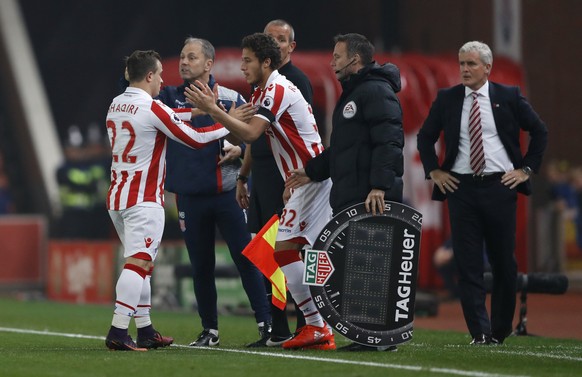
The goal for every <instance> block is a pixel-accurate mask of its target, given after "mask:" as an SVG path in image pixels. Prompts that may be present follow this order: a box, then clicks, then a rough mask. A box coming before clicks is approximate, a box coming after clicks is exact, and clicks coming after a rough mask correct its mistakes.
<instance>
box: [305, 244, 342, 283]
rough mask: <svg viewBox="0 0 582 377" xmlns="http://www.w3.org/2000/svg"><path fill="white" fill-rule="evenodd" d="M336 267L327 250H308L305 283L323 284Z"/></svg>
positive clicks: (306, 252) (306, 253)
mask: <svg viewBox="0 0 582 377" xmlns="http://www.w3.org/2000/svg"><path fill="white" fill-rule="evenodd" d="M334 271H335V268H334V267H333V264H332V263H331V260H330V259H329V256H328V255H327V251H321V250H306V251H305V270H304V271H303V284H307V285H316V286H323V285H325V283H326V282H327V280H328V279H329V277H330V276H331V275H332V274H333V272H334Z"/></svg>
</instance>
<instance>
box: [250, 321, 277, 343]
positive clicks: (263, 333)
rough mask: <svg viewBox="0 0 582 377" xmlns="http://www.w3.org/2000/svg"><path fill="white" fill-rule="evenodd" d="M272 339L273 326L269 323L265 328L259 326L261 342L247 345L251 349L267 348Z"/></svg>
mask: <svg viewBox="0 0 582 377" xmlns="http://www.w3.org/2000/svg"><path fill="white" fill-rule="evenodd" d="M270 338H271V324H270V323H267V324H265V325H263V326H259V340H257V341H256V342H253V343H250V344H247V347H250V348H257V347H267V341H268V340H269V339H270Z"/></svg>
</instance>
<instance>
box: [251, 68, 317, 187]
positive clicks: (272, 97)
mask: <svg viewBox="0 0 582 377" xmlns="http://www.w3.org/2000/svg"><path fill="white" fill-rule="evenodd" d="M251 103H252V104H253V105H258V106H259V110H258V111H257V114H255V116H258V117H261V118H262V119H265V120H266V121H268V122H269V123H271V125H270V126H269V128H267V130H266V131H265V134H266V135H267V140H268V142H269V145H270V146H271V150H272V151H273V156H274V157H275V161H277V165H278V167H279V172H280V173H281V176H282V177H283V179H287V178H288V177H289V170H292V169H298V168H302V167H304V166H305V164H306V163H307V161H309V160H311V159H312V158H313V157H315V156H317V155H319V154H320V153H321V152H323V149H324V148H323V145H322V144H321V137H320V136H319V133H318V131H317V125H316V124H315V117H314V116H313V111H312V110H311V106H310V105H309V104H308V103H307V101H305V99H304V98H303V95H302V94H301V92H300V91H299V89H297V87H296V86H295V85H294V84H293V83H292V82H291V81H289V80H287V78H285V76H283V75H281V74H280V73H279V72H278V71H273V72H272V73H271V76H269V79H268V80H267V85H266V86H265V89H264V90H261V89H260V88H257V89H256V90H255V92H254V93H253V95H252V97H251Z"/></svg>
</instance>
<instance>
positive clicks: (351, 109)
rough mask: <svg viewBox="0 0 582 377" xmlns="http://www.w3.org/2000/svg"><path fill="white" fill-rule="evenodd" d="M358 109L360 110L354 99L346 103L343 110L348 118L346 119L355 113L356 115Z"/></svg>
mask: <svg viewBox="0 0 582 377" xmlns="http://www.w3.org/2000/svg"><path fill="white" fill-rule="evenodd" d="M357 111H358V108H357V106H356V103H355V102H354V101H350V102H348V103H346V105H345V106H344V111H343V115H344V118H346V119H351V118H353V117H354V115H356V112H357Z"/></svg>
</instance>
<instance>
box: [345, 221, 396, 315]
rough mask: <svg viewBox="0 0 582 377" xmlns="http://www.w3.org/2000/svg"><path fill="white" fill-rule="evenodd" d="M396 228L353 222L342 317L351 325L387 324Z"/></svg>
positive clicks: (347, 258)
mask: <svg viewBox="0 0 582 377" xmlns="http://www.w3.org/2000/svg"><path fill="white" fill-rule="evenodd" d="M393 240H394V226H393V225H390V224H385V223H364V222H351V223H350V225H349V227H348V230H347V242H346V247H345V249H344V250H345V253H346V254H345V269H344V281H343V290H342V293H343V302H342V313H341V314H342V317H343V318H344V319H346V320H348V321H350V322H358V323H363V324H376V325H383V324H386V322H387V315H388V292H389V285H390V283H389V282H390V267H391V262H392V244H393Z"/></svg>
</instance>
